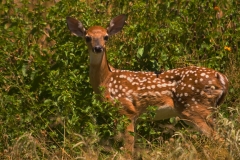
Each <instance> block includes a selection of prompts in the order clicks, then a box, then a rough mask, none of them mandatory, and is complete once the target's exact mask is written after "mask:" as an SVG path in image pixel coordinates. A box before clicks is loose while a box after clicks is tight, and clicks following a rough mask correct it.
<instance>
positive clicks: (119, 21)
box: [107, 14, 127, 36]
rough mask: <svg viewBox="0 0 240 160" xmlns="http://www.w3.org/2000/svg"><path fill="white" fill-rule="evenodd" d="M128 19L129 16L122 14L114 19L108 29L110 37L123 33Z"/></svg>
mask: <svg viewBox="0 0 240 160" xmlns="http://www.w3.org/2000/svg"><path fill="white" fill-rule="evenodd" d="M126 19H127V16H126V15H125V14H122V15H119V16H117V17H115V18H113V19H112V20H111V22H110V24H109V26H108V27H107V32H108V35H110V36H111V35H114V34H116V33H117V32H119V31H121V30H122V28H123V26H124V24H125V21H126Z"/></svg>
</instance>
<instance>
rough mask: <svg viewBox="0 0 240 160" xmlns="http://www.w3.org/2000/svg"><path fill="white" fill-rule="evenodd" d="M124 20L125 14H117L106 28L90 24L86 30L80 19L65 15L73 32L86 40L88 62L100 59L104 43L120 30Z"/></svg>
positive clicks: (103, 50)
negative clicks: (88, 55)
mask: <svg viewBox="0 0 240 160" xmlns="http://www.w3.org/2000/svg"><path fill="white" fill-rule="evenodd" d="M125 20H126V15H124V14H123V15H119V16H117V17H115V18H113V19H112V20H111V21H110V23H109V26H108V27H107V28H106V29H105V28H103V27H101V26H92V27H90V28H89V29H88V30H86V29H85V28H84V26H83V24H82V23H81V22H80V21H78V20H76V19H74V18H72V17H67V24H68V28H69V30H70V31H71V32H72V33H73V34H75V35H76V36H79V37H83V38H84V39H85V40H86V43H87V46H88V51H89V54H90V63H99V61H101V58H100V57H102V55H103V53H105V43H106V41H107V40H108V38H109V36H112V35H114V34H116V33H117V32H119V31H121V30H122V28H123V26H124V24H125Z"/></svg>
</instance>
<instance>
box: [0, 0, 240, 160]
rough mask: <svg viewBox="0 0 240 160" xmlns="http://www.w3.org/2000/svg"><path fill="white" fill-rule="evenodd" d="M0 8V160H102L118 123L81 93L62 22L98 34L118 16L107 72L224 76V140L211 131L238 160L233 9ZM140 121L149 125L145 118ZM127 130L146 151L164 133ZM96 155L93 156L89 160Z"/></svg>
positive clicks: (74, 52) (207, 5) (187, 5)
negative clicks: (198, 70)
mask: <svg viewBox="0 0 240 160" xmlns="http://www.w3.org/2000/svg"><path fill="white" fill-rule="evenodd" d="M1 3H2V5H1V6H0V11H1V12H0V14H1V22H0V23H1V25H0V30H1V34H0V56H1V58H0V76H1V78H0V84H1V90H0V96H1V106H0V123H1V125H0V133H1V134H0V135H1V139H0V152H1V154H0V155H2V156H5V158H6V157H7V156H12V157H14V156H15V158H16V157H17V156H19V157H20V158H27V157H28V158H29V157H32V158H33V157H34V156H33V154H36V153H37V154H36V155H35V158H36V157H42V158H46V159H47V158H48V157H47V156H49V157H51V156H52V155H55V156H62V157H65V156H66V157H65V158H69V157H77V156H79V155H81V156H83V157H99V156H100V157H101V156H102V157H104V156H105V155H104V154H103V155H101V152H100V151H101V149H99V148H101V146H102V144H101V143H99V142H100V141H101V139H106V138H108V137H114V136H115V135H116V133H118V131H122V129H123V128H124V125H126V123H127V121H126V119H125V118H123V117H121V116H120V115H119V114H118V112H117V108H116V107H114V106H112V105H111V104H107V103H100V102H99V101H98V100H97V99H96V98H95V95H94V94H93V92H92V88H91V86H90V84H89V77H88V74H89V73H88V68H89V62H88V54H87V51H86V46H85V43H84V41H83V40H81V39H79V38H78V37H75V36H72V35H71V34H70V32H69V31H68V29H67V27H66V21H65V18H66V16H74V17H77V18H78V19H79V20H81V22H82V23H83V24H84V25H85V26H86V27H89V26H92V25H101V26H106V25H107V24H108V23H109V21H110V19H111V18H113V17H114V16H116V15H119V14H122V13H125V14H127V15H128V20H127V24H126V26H125V27H124V29H123V32H122V33H119V34H117V35H116V36H114V37H112V38H111V40H110V41H109V42H108V46H107V47H108V48H107V49H108V60H109V63H111V64H112V65H113V66H115V67H116V68H119V69H129V70H149V71H159V70H165V69H172V68H176V67H182V66H187V65H198V66H206V67H210V68H213V69H216V70H219V71H221V72H223V73H225V74H226V75H227V76H228V78H229V80H230V82H231V88H230V91H229V95H228V97H227V100H226V102H225V103H224V104H223V105H222V107H221V113H222V114H223V117H222V119H224V118H226V117H227V118H228V120H229V121H230V122H231V124H232V125H233V126H232V127H231V130H232V133H226V132H225V131H224V129H223V128H224V126H225V125H227V124H225V123H223V122H222V121H220V122H219V123H220V126H221V124H222V127H223V128H222V132H224V134H226V137H228V138H229V139H231V140H229V141H230V142H232V143H231V144H232V145H231V147H232V153H231V154H232V155H233V157H237V156H238V154H237V152H238V149H237V147H239V139H240V138H239V135H237V133H239V128H240V120H239V102H240V99H239V97H240V96H239V95H240V90H239V88H240V87H239V84H240V82H239V79H240V77H239V74H238V73H239V61H240V54H239V45H240V27H239V26H240V23H239V22H240V19H239V17H240V16H239V15H240V12H239V11H240V10H239V8H240V5H239V2H238V1H229V0H221V1H219V2H215V1H206V2H203V1H199V0H185V1H165V0H162V1H157V0H149V1H129V2H128V1H123V0H120V1H116V0H109V1H106V2H105V1H99V0H97V1H91V0H89V1H87V2H83V1H75V0H70V1H65V0H61V1H59V2H57V3H55V1H45V0H38V1H31V2H29V1H27V0H21V1H20V0H19V1H13V0H5V1H2V2H1ZM106 111H107V112H106ZM220 117H221V116H220ZM142 118H143V119H149V114H145V115H143V117H142ZM116 122H118V123H116ZM120 122H121V123H120ZM221 122H222V123H221ZM224 122H226V121H224ZM169 123H170V124H171V125H172V124H173V122H172V120H171V121H169V120H166V121H164V122H163V124H169ZM152 126H153V127H152ZM137 128H138V131H139V132H138V135H141V137H145V138H143V139H141V138H139V143H144V139H145V140H146V141H148V142H152V141H154V139H155V140H156V137H159V134H160V135H161V136H162V134H163V133H164V132H163V127H162V126H159V125H158V124H156V123H153V122H150V123H149V122H144V121H142V122H140V125H139V126H138V127H137ZM234 128H235V129H236V130H234V131H233V129H234ZM220 131H221V128H220ZM233 132H234V133H233ZM189 134H191V133H189ZM170 135H171V134H170ZM167 137H169V135H168V136H167ZM233 137H235V140H233ZM110 139H111V138H110ZM27 142H28V143H27ZM157 142H159V141H157ZM26 143H27V144H29V145H30V144H31V145H35V146H36V148H37V149H36V150H37V152H36V153H32V154H29V153H28V152H24V150H21V151H22V152H20V153H19V155H17V152H15V153H14V150H15V151H16V150H18V149H19V151H20V148H21V144H26ZM103 144H104V145H107V143H103ZM31 145H30V146H31ZM104 145H103V146H104ZM23 146H24V145H23ZM89 146H91V147H89ZM146 146H149V143H147V144H146ZM234 146H235V147H234ZM26 148H27V147H26ZM43 148H46V150H47V151H48V152H47V151H46V150H43ZM96 148H98V150H97V151H96V152H94V153H96V154H95V155H93V154H94V153H92V152H91V151H93V150H94V149H96ZM60 150H61V153H59V152H60ZM63 150H64V152H63ZM234 151H235V152H234ZM90 153H92V154H90ZM238 153H239V152H238ZM44 156H45V157H44ZM170 157H171V156H170Z"/></svg>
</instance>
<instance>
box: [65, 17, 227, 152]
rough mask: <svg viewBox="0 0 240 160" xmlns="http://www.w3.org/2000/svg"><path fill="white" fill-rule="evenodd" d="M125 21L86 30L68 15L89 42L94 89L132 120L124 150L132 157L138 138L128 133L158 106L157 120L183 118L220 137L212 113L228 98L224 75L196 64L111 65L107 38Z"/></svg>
mask: <svg viewBox="0 0 240 160" xmlns="http://www.w3.org/2000/svg"><path fill="white" fill-rule="evenodd" d="M125 20H126V15H119V16H117V17H115V18H113V19H112V20H111V21H110V24H109V26H108V27H107V28H106V29H105V28H103V27H101V26H93V27H90V28H89V29H88V30H86V29H85V28H84V27H83V24H82V23H81V22H80V21H78V20H76V19H74V18H71V17H67V24H68V28H69V29H70V31H71V32H72V33H74V34H75V35H77V36H79V37H83V38H84V39H85V41H86V43H87V46H88V52H89V56H90V83H91V85H92V87H93V90H94V91H95V93H100V90H99V87H104V88H105V91H104V93H103V94H104V96H105V97H106V98H107V99H108V100H109V101H113V100H114V99H117V100H118V101H119V102H120V104H121V105H122V107H123V109H122V110H121V113H122V114H124V115H126V116H127V117H128V118H129V119H130V120H131V123H130V124H129V126H128V127H127V128H126V132H125V134H124V147H125V149H126V150H128V151H130V152H131V153H133V150H134V136H132V134H130V133H129V132H134V124H135V121H136V119H137V118H138V116H139V115H140V114H141V113H143V112H144V111H145V110H146V108H147V107H148V106H156V107H157V109H156V111H157V113H156V117H155V120H160V119H166V118H170V117H174V116H179V117H180V118H182V119H184V120H185V121H186V122H187V123H191V124H192V125H193V126H195V127H196V128H197V129H198V130H199V131H201V132H202V133H203V134H205V135H206V136H208V137H211V136H216V132H215V131H214V122H213V118H212V117H211V115H212V113H213V111H214V108H215V107H217V106H218V105H220V104H221V103H222V102H223V100H224V97H225V96H226V94H227V91H228V80H227V78H226V76H224V75H223V74H221V73H219V72H217V71H215V70H212V69H208V68H203V67H194V66H190V67H185V68H177V69H172V70H168V71H165V72H163V73H160V74H156V73H154V72H135V71H127V70H118V69H114V68H113V67H111V66H110V65H109V64H108V62H107V56H106V48H105V45H106V41H107V40H108V38H109V36H112V35H114V34H116V33H117V32H119V31H121V29H122V28H123V26H124V24H125Z"/></svg>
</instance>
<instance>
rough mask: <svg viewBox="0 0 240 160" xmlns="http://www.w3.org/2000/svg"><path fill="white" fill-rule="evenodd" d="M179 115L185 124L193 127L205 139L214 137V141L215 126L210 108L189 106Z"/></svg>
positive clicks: (215, 134)
mask: <svg viewBox="0 0 240 160" xmlns="http://www.w3.org/2000/svg"><path fill="white" fill-rule="evenodd" d="M180 115H181V117H182V118H183V119H184V121H185V122H186V123H187V124H189V125H191V126H193V127H195V128H196V129H197V130H198V131H200V132H201V133H203V134H204V135H206V136H207V137H209V138H211V137H214V139H215V138H216V137H218V136H217V133H216V132H215V130H214V129H215V125H214V120H213V109H212V108H208V107H207V106H205V105H199V104H198V105H197V106H189V107H187V108H185V109H184V110H183V111H182V112H181V113H180Z"/></svg>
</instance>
